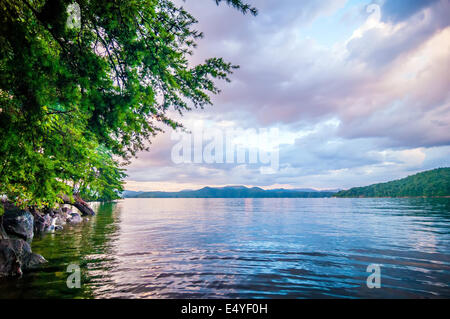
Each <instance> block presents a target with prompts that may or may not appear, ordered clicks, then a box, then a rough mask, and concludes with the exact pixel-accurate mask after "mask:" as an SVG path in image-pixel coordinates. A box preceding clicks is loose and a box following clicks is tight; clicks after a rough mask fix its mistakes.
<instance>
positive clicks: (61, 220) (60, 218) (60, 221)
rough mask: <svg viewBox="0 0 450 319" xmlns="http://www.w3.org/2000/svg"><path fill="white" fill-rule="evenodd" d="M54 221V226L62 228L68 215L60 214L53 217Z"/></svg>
mask: <svg viewBox="0 0 450 319" xmlns="http://www.w3.org/2000/svg"><path fill="white" fill-rule="evenodd" d="M55 218H56V221H55V225H56V226H64V225H65V224H66V221H67V219H68V218H69V215H67V214H65V213H61V214H58V215H55Z"/></svg>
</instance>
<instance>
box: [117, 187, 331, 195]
mask: <svg viewBox="0 0 450 319" xmlns="http://www.w3.org/2000/svg"><path fill="white" fill-rule="evenodd" d="M334 194H335V192H332V191H317V190H308V191H304V190H292V189H282V188H281V189H272V190H264V189H262V188H259V187H252V188H248V187H245V186H226V187H203V188H202V189H198V190H183V191H179V192H157V191H154V192H130V191H125V192H124V193H123V196H124V198H319V197H331V196H333V195H334Z"/></svg>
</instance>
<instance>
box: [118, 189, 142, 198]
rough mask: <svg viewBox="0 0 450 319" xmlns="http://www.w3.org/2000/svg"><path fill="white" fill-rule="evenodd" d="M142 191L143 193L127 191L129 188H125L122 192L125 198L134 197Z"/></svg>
mask: <svg viewBox="0 0 450 319" xmlns="http://www.w3.org/2000/svg"><path fill="white" fill-rule="evenodd" d="M140 193H142V192H135V191H127V190H125V191H123V192H122V197H124V198H128V197H133V196H136V195H137V194H140Z"/></svg>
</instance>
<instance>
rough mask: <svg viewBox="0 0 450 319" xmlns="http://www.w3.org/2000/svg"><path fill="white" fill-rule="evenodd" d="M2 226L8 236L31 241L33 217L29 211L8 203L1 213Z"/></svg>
mask: <svg viewBox="0 0 450 319" xmlns="http://www.w3.org/2000/svg"><path fill="white" fill-rule="evenodd" d="M5 206H6V205H5ZM3 228H4V229H5V231H6V233H7V234H8V235H9V237H17V238H20V239H24V240H26V241H29V242H31V240H32V239H33V235H34V233H33V228H34V217H33V215H32V214H31V213H30V212H29V211H26V210H22V209H19V208H17V207H15V206H13V205H8V207H5V214H4V215H3Z"/></svg>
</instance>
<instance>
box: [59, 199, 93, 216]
mask: <svg viewBox="0 0 450 319" xmlns="http://www.w3.org/2000/svg"><path fill="white" fill-rule="evenodd" d="M62 199H63V201H64V204H68V205H72V206H75V207H76V208H78V210H79V211H80V212H81V215H83V216H94V215H95V212H94V211H93V210H92V208H90V207H89V205H88V203H86V202H85V201H84V200H82V199H81V198H80V196H78V195H73V199H74V200H73V201H71V200H70V199H69V196H67V195H64V196H63V198H62Z"/></svg>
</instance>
